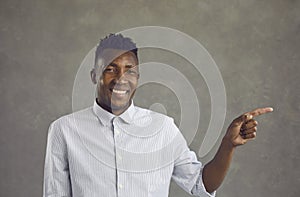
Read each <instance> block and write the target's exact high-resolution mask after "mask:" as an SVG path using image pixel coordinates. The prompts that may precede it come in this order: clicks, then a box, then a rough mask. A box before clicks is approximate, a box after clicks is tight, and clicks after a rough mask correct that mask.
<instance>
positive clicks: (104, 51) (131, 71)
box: [91, 34, 139, 115]
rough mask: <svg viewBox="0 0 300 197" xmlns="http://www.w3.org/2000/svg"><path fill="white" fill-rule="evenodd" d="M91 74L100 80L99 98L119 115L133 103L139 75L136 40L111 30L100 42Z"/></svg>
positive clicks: (98, 86) (98, 84) (97, 81)
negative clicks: (113, 32) (134, 41)
mask: <svg viewBox="0 0 300 197" xmlns="http://www.w3.org/2000/svg"><path fill="white" fill-rule="evenodd" d="M91 78H92V81H93V83H94V84H97V102H98V104H99V105H100V106H101V107H102V108H104V109H105V110H107V111H109V112H111V113H113V114H116V115H119V114H121V113H123V112H124V111H125V110H126V109H127V108H128V107H129V105H130V104H131V99H132V97H133V95H134V93H135V90H136V87H137V83H138V78H139V69H138V57H137V48H136V44H135V43H133V42H132V41H131V39H130V38H124V37H123V36H122V35H121V34H118V35H115V34H110V35H109V36H107V37H105V38H104V39H102V40H101V41H100V43H99V45H98V46H97V50H96V54H95V66H94V69H93V70H92V71H91Z"/></svg>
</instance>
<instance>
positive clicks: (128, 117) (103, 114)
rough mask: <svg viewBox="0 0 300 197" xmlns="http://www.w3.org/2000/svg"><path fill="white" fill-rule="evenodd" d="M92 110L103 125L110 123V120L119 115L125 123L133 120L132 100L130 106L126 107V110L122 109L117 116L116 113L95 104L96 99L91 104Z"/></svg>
mask: <svg viewBox="0 0 300 197" xmlns="http://www.w3.org/2000/svg"><path fill="white" fill-rule="evenodd" d="M93 112H94V113H95V114H96V116H97V117H98V119H99V120H100V122H101V123H102V124H103V125H105V126H109V125H111V123H112V120H113V119H114V118H115V117H120V118H121V119H122V120H123V121H124V122H125V123H127V124H131V123H132V121H133V120H132V117H133V115H134V113H135V107H134V104H133V101H132V102H131V104H130V106H129V107H128V109H127V110H126V111H124V112H123V113H122V114H120V115H119V116H116V115H114V114H112V113H110V112H108V111H106V110H104V109H103V108H102V107H100V106H99V105H98V104H97V102H96V100H95V101H94V105H93Z"/></svg>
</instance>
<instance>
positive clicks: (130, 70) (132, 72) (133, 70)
mask: <svg viewBox="0 0 300 197" xmlns="http://www.w3.org/2000/svg"><path fill="white" fill-rule="evenodd" d="M127 73H128V74H137V71H136V70H135V69H129V70H127Z"/></svg>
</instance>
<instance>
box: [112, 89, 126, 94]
mask: <svg viewBox="0 0 300 197" xmlns="http://www.w3.org/2000/svg"><path fill="white" fill-rule="evenodd" d="M126 92H127V91H126V90H115V89H113V93H117V94H125V93H126Z"/></svg>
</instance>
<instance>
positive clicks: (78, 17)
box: [0, 0, 300, 197]
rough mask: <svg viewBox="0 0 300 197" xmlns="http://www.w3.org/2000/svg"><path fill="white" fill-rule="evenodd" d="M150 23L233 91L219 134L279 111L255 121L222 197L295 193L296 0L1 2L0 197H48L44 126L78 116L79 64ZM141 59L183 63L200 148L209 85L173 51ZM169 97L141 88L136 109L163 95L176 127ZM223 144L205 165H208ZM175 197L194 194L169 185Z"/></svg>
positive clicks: (299, 23) (298, 172)
mask: <svg viewBox="0 0 300 197" xmlns="http://www.w3.org/2000/svg"><path fill="white" fill-rule="evenodd" d="M144 25H157V26H165V27H171V28H174V29H178V30H180V31H182V32H184V33H187V34H189V35H190V36H192V37H193V38H195V39H197V40H198V41H199V42H200V43H202V44H203V46H204V47H205V48H206V49H207V50H208V51H209V52H210V54H211V55H212V57H213V58H214V60H215V61H216V63H217V65H218V66H219V69H220V71H221V73H222V76H223V79H224V83H225V86H226V92H227V110H228V111H227V116H226V122H225V126H224V128H223V133H224V132H225V130H226V127H227V126H228V124H229V123H230V121H231V120H232V119H233V118H234V117H236V116H237V115H239V114H240V113H242V112H245V111H248V110H251V109H252V108H256V107H263V106H269V105H270V106H273V107H274V110H275V111H274V112H273V113H272V114H268V115H266V116H264V117H259V118H258V121H259V122H260V127H259V133H258V137H257V139H256V140H255V141H251V142H250V143H248V144H247V145H246V146H243V147H239V148H238V149H237V151H236V153H235V156H234V159H233V162H232V165H231V168H230V171H229V173H228V176H227V177H226V179H225V181H224V183H223V185H222V186H221V188H220V189H219V190H218V196H220V197H238V196H243V197H252V196H278V197H281V196H289V197H296V196H299V193H300V189H299V185H300V153H299V149H300V143H299V140H300V137H299V126H300V124H299V123H300V121H299V111H300V105H299V96H300V91H299V71H300V69H299V62H300V55H299V51H300V1H298V0H263V1H259V0H228V1H209V0H199V1H197V0H188V1H179V0H177V1H175V0H174V1H167V0H161V1H146V0H135V1H134V0H128V1H121V0H118V1H109V0H98V1H97V0H73V1H66V0H52V1H45V0H39V1H35V0H27V1H16V0H1V1H0V65H1V67H0V69H1V75H0V80H1V83H0V89H1V92H0V101H1V102H0V105H1V113H0V114H1V138H0V140H1V141H0V154H1V161H0V177H1V183H0V196H1V197H17V196H26V197H38V196H41V195H42V179H43V165H44V154H45V147H46V136H47V129H48V126H49V124H50V122H51V121H53V120H55V119H56V118H58V117H60V116H62V115H64V114H68V113H71V112H72V104H71V102H72V87H73V82H74V78H75V75H76V72H77V69H78V67H79V65H80V63H81V61H82V60H83V58H84V57H85V55H86V54H87V53H88V51H89V50H90V49H91V48H93V47H94V46H95V45H96V43H97V42H98V40H99V39H100V38H102V37H104V36H105V35H106V34H108V33H111V32H119V31H122V30H124V29H128V28H132V27H136V26H144ZM140 58H141V60H142V62H147V61H150V60H151V61H157V62H164V63H168V64H172V65H173V64H174V65H175V66H176V65H177V67H178V68H179V69H182V72H183V73H185V74H186V76H187V77H188V78H189V79H190V80H191V83H192V84H193V85H194V87H195V89H196V92H197V94H198V96H199V98H200V106H201V113H202V114H201V115H202V117H201V118H202V119H201V121H200V123H201V128H200V129H199V132H198V133H197V135H196V138H195V140H194V141H193V142H192V144H191V148H192V149H193V150H195V151H197V150H198V149H197V147H199V145H200V144H201V141H202V139H201V137H203V135H204V134H203V132H201V131H203V130H205V129H206V127H207V121H209V115H210V114H209V113H210V107H209V106H210V102H209V95H207V92H208V91H207V87H206V85H205V83H203V79H201V76H194V75H193V70H192V69H189V68H187V69H183V68H182V64H184V63H185V62H184V60H183V59H181V58H179V57H176V55H174V54H172V53H168V52H163V53H161V51H157V50H151V49H145V50H142V51H141V57H140ZM176 58H177V59H176ZM180 65H181V67H180ZM157 93H160V94H157ZM163 93H164V94H163ZM168 94H170V95H171V93H170V92H169V93H168V91H164V88H163V87H157V86H156V85H152V86H151V85H149V87H146V86H145V87H142V88H140V91H139V92H138V93H137V95H136V103H137V104H139V105H142V106H144V107H147V106H149V105H150V104H151V103H154V102H157V100H159V99H160V100H159V102H165V106H167V109H168V114H169V115H172V116H174V117H175V119H176V121H178V108H176V105H177V104H178V102H177V101H176V99H173V100H172V99H170V100H168V99H165V98H169V97H168ZM151 95H152V96H151ZM174 106H175V107H174ZM179 112H180V111H179ZM218 143H220V139H219V141H218ZM217 146H218V144H217V145H216V146H215V148H214V150H213V151H212V153H211V154H209V155H208V156H206V157H205V158H202V159H201V160H202V161H203V162H204V163H206V162H207V161H208V160H210V159H211V158H212V156H213V154H214V152H215V151H216V148H217ZM170 196H173V197H179V196H188V195H186V194H185V193H184V192H183V191H182V190H181V189H180V188H178V187H177V186H175V185H174V184H172V186H171V191H170Z"/></svg>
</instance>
